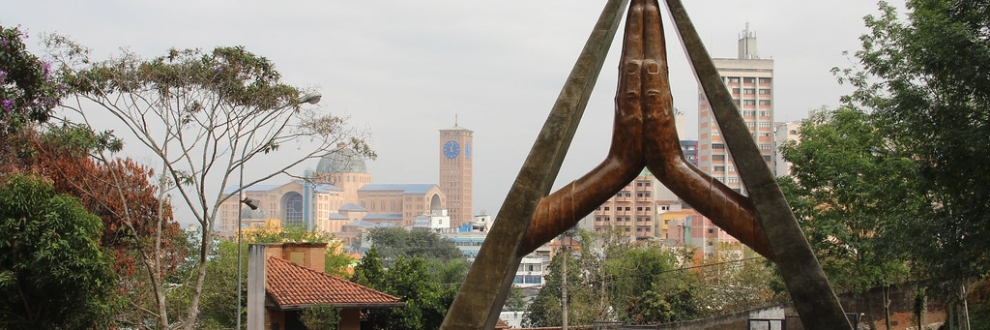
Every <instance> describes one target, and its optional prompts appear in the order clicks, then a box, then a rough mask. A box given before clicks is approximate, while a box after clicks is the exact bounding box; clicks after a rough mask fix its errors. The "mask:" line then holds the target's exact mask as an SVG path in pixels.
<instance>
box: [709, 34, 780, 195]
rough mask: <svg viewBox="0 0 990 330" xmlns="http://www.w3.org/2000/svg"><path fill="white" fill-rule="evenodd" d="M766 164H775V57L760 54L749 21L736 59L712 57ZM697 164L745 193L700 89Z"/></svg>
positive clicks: (717, 178)
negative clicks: (764, 56) (765, 57)
mask: <svg viewBox="0 0 990 330" xmlns="http://www.w3.org/2000/svg"><path fill="white" fill-rule="evenodd" d="M713 61H714V62H715V67H716V68H717V69H718V72H719V74H720V75H721V76H722V81H723V82H724V83H725V85H726V87H728V89H729V91H730V92H731V93H732V99H733V100H734V101H735V102H736V106H737V107H738V109H739V111H740V112H741V114H742V117H743V120H744V121H745V122H746V126H748V127H749V132H750V133H751V135H752V136H753V140H755V141H756V145H757V147H758V148H759V149H760V153H761V154H762V155H763V159H764V160H765V161H766V163H767V166H771V167H772V166H773V156H774V150H773V149H774V136H773V129H774V128H773V60H771V59H761V58H760V57H759V55H758V54H757V48H756V33H754V32H753V31H750V30H749V25H748V24H747V26H746V29H745V30H743V32H742V34H741V35H740V38H739V54H738V57H737V58H716V59H713ZM698 94H699V99H698V167H699V168H701V170H702V171H704V172H705V173H708V174H709V175H711V176H712V177H714V178H715V179H716V180H719V181H722V182H723V183H725V185H726V186H728V187H729V188H732V189H733V190H736V191H739V192H744V190H745V189H743V184H742V181H741V180H740V179H739V172H737V171H736V167H735V163H734V162H733V161H732V156H731V155H730V154H729V150H728V149H727V147H726V144H725V140H724V139H723V138H722V134H721V133H720V130H719V128H718V124H717V123H716V121H715V117H714V115H713V114H712V111H711V106H710V104H709V103H708V99H707V98H706V97H705V94H704V92H703V91H701V89H700V88H699V93H698Z"/></svg>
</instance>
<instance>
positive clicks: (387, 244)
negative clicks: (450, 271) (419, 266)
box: [368, 227, 463, 262]
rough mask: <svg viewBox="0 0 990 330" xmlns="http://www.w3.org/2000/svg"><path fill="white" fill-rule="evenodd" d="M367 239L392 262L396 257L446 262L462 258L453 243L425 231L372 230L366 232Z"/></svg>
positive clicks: (389, 228) (392, 228)
mask: <svg viewBox="0 0 990 330" xmlns="http://www.w3.org/2000/svg"><path fill="white" fill-rule="evenodd" d="M368 238H369V239H370V240H371V242H372V244H374V245H375V246H377V247H378V251H379V253H381V255H382V257H383V258H385V260H393V259H395V258H397V257H398V256H405V257H406V258H412V257H414V256H419V257H420V258H423V259H439V260H440V261H442V262H447V261H450V260H453V259H458V258H462V257H463V254H462V253H461V250H460V249H458V248H457V246H456V245H454V242H453V241H451V240H449V239H445V238H442V237H440V234H437V233H435V232H432V231H429V230H425V229H412V230H406V229H404V228H398V227H384V228H374V229H372V230H370V231H369V232H368Z"/></svg>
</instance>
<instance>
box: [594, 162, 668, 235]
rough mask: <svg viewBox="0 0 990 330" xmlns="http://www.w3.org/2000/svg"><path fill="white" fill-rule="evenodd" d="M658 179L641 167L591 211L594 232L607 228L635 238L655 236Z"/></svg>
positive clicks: (656, 233)
mask: <svg viewBox="0 0 990 330" xmlns="http://www.w3.org/2000/svg"><path fill="white" fill-rule="evenodd" d="M658 186H659V184H658V181H657V179H656V178H655V177H654V176H653V174H652V173H650V171H648V170H646V169H643V172H641V173H640V174H639V176H637V177H636V179H634V180H633V181H632V182H630V183H629V184H628V185H626V187H625V188H622V190H621V191H619V192H618V193H617V194H615V196H612V198H609V199H608V201H606V202H605V203H603V204H602V205H601V206H599V207H598V208H597V209H595V211H594V212H592V215H591V217H593V218H594V226H593V228H594V231H595V232H603V231H605V230H606V229H608V228H611V229H613V230H616V231H618V232H619V233H621V234H623V235H626V236H630V237H632V238H635V239H648V238H653V237H657V235H659V234H660V233H658V232H657V221H656V219H657V217H656V215H657V210H656V193H657V189H658Z"/></svg>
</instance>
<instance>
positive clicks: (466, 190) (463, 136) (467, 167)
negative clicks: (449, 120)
mask: <svg viewBox="0 0 990 330" xmlns="http://www.w3.org/2000/svg"><path fill="white" fill-rule="evenodd" d="M473 134H474V132H473V131H471V130H469V129H466V128H463V127H460V126H458V125H457V119H456V117H455V119H454V127H450V128H445V129H441V130H440V190H441V191H443V193H444V194H445V195H447V214H448V215H450V227H451V228H452V229H454V228H457V227H459V226H461V225H463V224H465V223H469V222H471V220H472V219H473V217H474V214H473V212H472V210H471V200H472V198H473V196H472V194H471V188H472V186H473V184H472V179H471V177H472V174H473V173H472V168H473V166H472V164H473V161H474V144H473V143H474V141H473Z"/></svg>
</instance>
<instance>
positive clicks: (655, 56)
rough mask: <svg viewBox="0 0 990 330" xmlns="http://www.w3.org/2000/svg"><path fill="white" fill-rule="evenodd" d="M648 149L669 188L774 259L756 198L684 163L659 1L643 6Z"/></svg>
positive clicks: (650, 161) (649, 161)
mask: <svg viewBox="0 0 990 330" xmlns="http://www.w3.org/2000/svg"><path fill="white" fill-rule="evenodd" d="M643 22H644V23H643V31H644V32H643V35H644V38H643V40H644V44H643V50H644V56H645V57H644V59H643V68H642V84H643V86H642V88H643V98H642V99H643V104H642V108H643V112H644V115H643V126H644V127H645V128H644V142H643V149H644V151H645V154H646V164H647V167H648V168H649V169H650V171H651V172H653V174H654V175H655V176H656V177H657V178H658V179H659V180H660V182H662V183H663V184H664V185H665V186H666V187H667V188H669V189H670V190H671V191H673V192H674V193H675V194H677V196H679V197H680V198H681V199H683V200H684V201H685V202H687V203H688V204H689V205H691V206H692V207H694V208H695V209H696V210H698V212H700V213H701V214H703V215H704V216H706V217H708V218H709V219H711V220H712V222H714V223H715V224H716V225H717V226H719V227H720V228H722V229H723V230H725V231H726V232H727V233H729V234H730V235H732V236H733V237H736V238H737V239H739V241H740V242H742V243H743V244H746V245H747V246H749V247H751V248H752V249H753V250H754V251H756V252H758V253H760V254H761V255H763V256H765V257H767V258H768V259H771V260H773V253H772V252H771V251H770V245H769V243H768V242H767V238H766V235H765V234H764V232H763V230H762V227H761V226H760V223H759V222H758V221H757V219H756V213H755V211H754V210H753V206H752V204H751V202H750V200H749V199H748V198H746V197H744V196H742V195H741V194H739V193H737V192H735V191H733V190H732V189H730V188H729V187H727V186H725V185H724V184H722V182H721V181H718V180H715V179H713V178H712V177H710V176H708V175H707V174H705V173H704V172H702V171H701V170H699V169H698V168H697V167H695V166H694V165H691V164H690V163H689V162H687V160H686V159H684V154H683V152H682V151H681V146H680V137H679V136H678V135H677V127H676V124H675V117H674V111H673V97H672V96H671V93H670V79H669V75H668V70H667V54H666V47H665V40H664V39H665V38H664V33H663V32H664V31H663V23H662V21H661V19H660V10H659V6H658V5H657V2H656V0H648V1H646V3H645V4H644V5H643Z"/></svg>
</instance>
